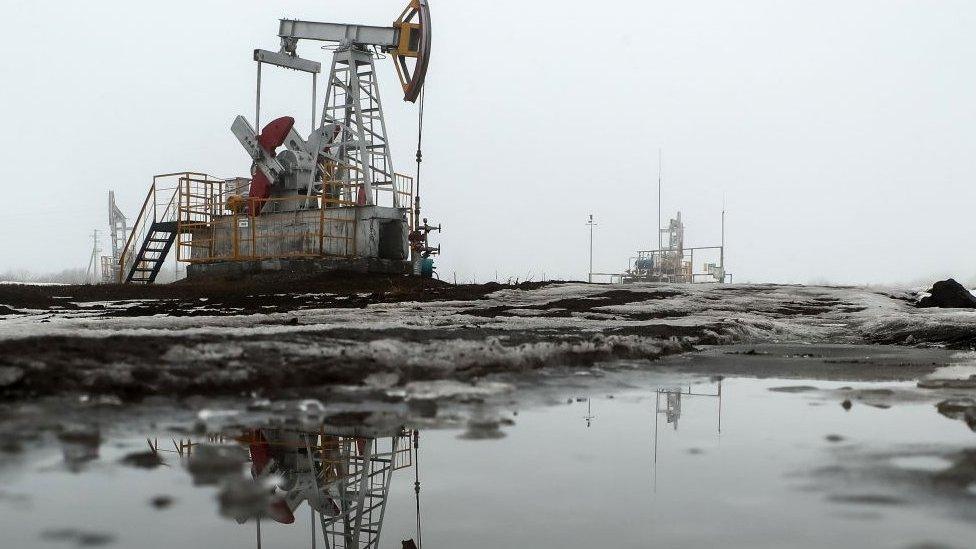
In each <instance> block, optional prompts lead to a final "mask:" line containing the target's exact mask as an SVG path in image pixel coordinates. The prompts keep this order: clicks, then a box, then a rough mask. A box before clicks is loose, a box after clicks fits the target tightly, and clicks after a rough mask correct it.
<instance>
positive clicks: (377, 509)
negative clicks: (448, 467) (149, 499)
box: [147, 426, 421, 549]
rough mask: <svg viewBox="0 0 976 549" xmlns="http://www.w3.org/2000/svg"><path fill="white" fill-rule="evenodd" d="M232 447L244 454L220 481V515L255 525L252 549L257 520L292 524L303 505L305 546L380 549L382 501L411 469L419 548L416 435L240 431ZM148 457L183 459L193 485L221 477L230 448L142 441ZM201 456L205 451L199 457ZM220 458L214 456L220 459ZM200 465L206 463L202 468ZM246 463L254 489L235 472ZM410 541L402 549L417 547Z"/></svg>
mask: <svg viewBox="0 0 976 549" xmlns="http://www.w3.org/2000/svg"><path fill="white" fill-rule="evenodd" d="M207 439H208V441H209V442H210V443H216V444H222V443H224V442H225V441H224V438H223V437H222V436H213V435H210V436H208V437H207ZM233 441H234V442H236V443H237V444H238V445H239V448H242V449H244V450H246V453H243V455H242V459H241V461H239V462H237V464H236V466H235V469H236V470H235V472H236V473H237V475H238V476H237V478H236V482H235V479H233V478H228V477H227V476H226V475H225V476H224V481H225V482H224V489H223V491H222V493H221V504H222V508H223V509H222V511H223V512H224V513H225V514H227V515H229V516H232V517H233V518H235V519H236V520H237V522H238V523H240V524H244V523H246V522H248V521H249V520H251V519H253V520H254V526H255V536H256V543H257V547H258V548H259V549H260V547H261V543H262V536H261V518H262V517H270V518H271V519H272V520H274V521H275V522H277V523H279V524H293V523H294V522H295V512H296V511H297V510H298V508H299V507H300V506H301V504H302V503H303V502H307V503H308V506H309V509H310V516H311V524H312V536H311V547H312V548H313V549H314V548H315V547H316V543H317V539H318V532H317V531H316V526H315V523H316V522H317V523H318V524H319V527H320V528H321V536H322V539H323V540H324V541H325V547H327V548H343V549H352V548H356V549H368V548H376V547H378V546H379V540H380V533H381V530H382V526H383V517H384V513H385V511H386V503H387V496H388V494H389V490H390V481H391V479H392V476H393V473H394V472H395V471H398V470H401V469H409V468H413V469H414V477H415V481H414V490H415V493H416V500H417V501H416V510H417V517H416V518H417V540H418V542H419V541H420V539H421V538H420V480H419V474H418V468H417V467H416V464H417V459H418V458H419V453H418V451H419V432H418V431H415V430H406V429H399V430H396V431H394V432H392V433H390V432H388V433H385V434H376V433H371V434H366V433H364V432H362V430H361V429H357V428H351V427H350V428H345V429H343V428H332V427H330V428H326V427H324V426H323V427H321V428H320V429H319V430H318V431H312V430H307V429H301V428H298V427H283V426H273V427H262V428H255V429H246V430H244V431H243V432H241V433H240V434H239V435H238V436H236V437H233ZM147 442H148V443H149V447H150V450H151V451H152V452H154V453H158V452H161V451H172V452H174V453H177V454H179V455H180V456H186V457H187V458H188V459H189V463H188V465H187V467H188V469H189V470H190V472H191V473H193V474H194V476H195V480H197V481H199V480H200V479H199V478H197V475H198V474H199V473H200V471H206V472H208V473H209V472H212V471H214V470H215V469H216V470H220V469H221V467H220V466H218V464H217V463H216V461H222V463H226V460H227V457H228V456H227V454H226V453H220V452H216V451H215V450H220V449H230V447H227V446H224V447H219V446H218V447H216V448H214V447H212V446H209V445H207V446H202V447H201V448H196V447H197V446H200V443H197V442H193V441H192V440H190V439H186V440H184V439H180V440H176V439H173V441H172V443H173V450H168V449H167V448H161V447H160V445H159V442H158V440H152V439H147ZM204 450H207V451H204ZM218 456H219V457H218ZM201 461H203V462H205V463H200V462H201ZM245 461H247V462H249V463H250V476H251V478H252V479H253V481H252V482H249V483H247V484H244V483H243V481H242V479H240V477H239V472H240V465H241V464H243V463H244V462H245ZM418 546H419V544H415V543H414V541H413V540H408V541H405V542H404V547H418Z"/></svg>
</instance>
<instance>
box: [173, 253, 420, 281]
mask: <svg viewBox="0 0 976 549" xmlns="http://www.w3.org/2000/svg"><path fill="white" fill-rule="evenodd" d="M266 272H281V273H288V274H298V275H303V274H304V275H315V274H320V273H327V272H349V273H380V274H395V275H406V274H412V273H413V267H412V264H411V263H410V262H409V261H399V260H392V259H378V258H351V259H345V258H331V257H322V258H315V259H265V260H261V261H215V262H212V263H193V264H190V265H188V266H187V268H186V276H187V278H189V279H196V280H200V279H204V278H240V277H245V276H248V275H252V274H258V273H266Z"/></svg>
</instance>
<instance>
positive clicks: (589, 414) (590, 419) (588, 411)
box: [583, 397, 596, 428]
mask: <svg viewBox="0 0 976 549" xmlns="http://www.w3.org/2000/svg"><path fill="white" fill-rule="evenodd" d="M592 403H593V399H592V398H589V397H587V399H586V415H585V416H583V419H584V420H586V426H587V428H589V427H590V425H592V423H593V420H594V419H596V416H595V415H593V409H592V408H591V407H590V406H591V405H592Z"/></svg>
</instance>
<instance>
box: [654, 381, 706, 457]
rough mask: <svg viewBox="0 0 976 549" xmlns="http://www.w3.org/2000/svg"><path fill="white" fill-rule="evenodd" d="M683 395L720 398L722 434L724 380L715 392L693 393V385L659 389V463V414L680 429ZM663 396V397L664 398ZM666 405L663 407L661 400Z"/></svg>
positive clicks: (655, 430) (657, 413)
mask: <svg viewBox="0 0 976 549" xmlns="http://www.w3.org/2000/svg"><path fill="white" fill-rule="evenodd" d="M683 396H702V397H715V398H718V434H720V435H721V434H722V380H721V379H720V380H718V388H717V389H716V392H715V393H693V392H691V386H690V385H689V386H688V390H687V391H686V390H683V389H682V388H681V387H671V388H664V389H658V390H657V395H656V396H655V402H654V463H657V438H658V437H657V426H658V423H659V421H658V416H660V415H662V414H663V415H664V417H665V420H666V424H672V425H674V430H675V431H677V430H678V420H679V419H681V398H682V397H683ZM662 397H663V399H662ZM662 400H663V401H664V407H663V408H662V407H661V401H662Z"/></svg>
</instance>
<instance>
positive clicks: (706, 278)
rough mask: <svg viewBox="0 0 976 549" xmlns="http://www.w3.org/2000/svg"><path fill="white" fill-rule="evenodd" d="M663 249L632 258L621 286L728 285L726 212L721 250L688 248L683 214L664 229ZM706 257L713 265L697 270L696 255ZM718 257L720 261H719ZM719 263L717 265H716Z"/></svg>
mask: <svg viewBox="0 0 976 549" xmlns="http://www.w3.org/2000/svg"><path fill="white" fill-rule="evenodd" d="M658 231H659V233H660V236H661V238H660V239H659V242H660V246H659V247H658V249H657V250H641V251H638V252H637V255H636V256H635V257H632V258H630V263H629V265H628V266H627V270H626V271H624V272H623V273H621V274H619V275H615V276H617V277H618V280H619V281H620V282H676V283H691V282H725V281H726V280H727V279H728V276H729V275H727V273H726V272H725V212H724V211H723V212H722V243H721V244H720V245H718V246H694V247H685V225H684V223H683V222H682V221H681V212H678V215H677V217H675V218H673V219H671V220H669V221H668V225H667V227H664V228H660V229H659V230H658ZM696 252H697V253H698V254H699V257H702V256H703V255H705V254H708V253H711V254H712V257H713V258H714V259H713V260H712V261H711V262H709V261H705V262H703V263H702V266H701V268H700V269H699V270H697V271H696V270H695V253H696ZM716 253H717V255H718V257H717V258H715V257H714V256H715V254H716ZM715 259H717V261H715Z"/></svg>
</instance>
